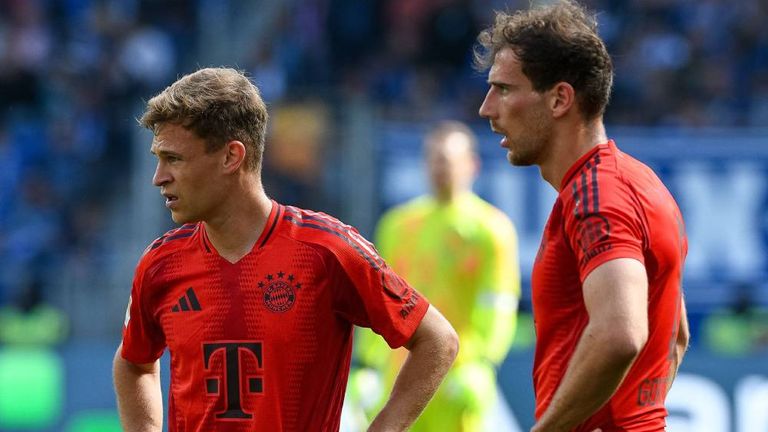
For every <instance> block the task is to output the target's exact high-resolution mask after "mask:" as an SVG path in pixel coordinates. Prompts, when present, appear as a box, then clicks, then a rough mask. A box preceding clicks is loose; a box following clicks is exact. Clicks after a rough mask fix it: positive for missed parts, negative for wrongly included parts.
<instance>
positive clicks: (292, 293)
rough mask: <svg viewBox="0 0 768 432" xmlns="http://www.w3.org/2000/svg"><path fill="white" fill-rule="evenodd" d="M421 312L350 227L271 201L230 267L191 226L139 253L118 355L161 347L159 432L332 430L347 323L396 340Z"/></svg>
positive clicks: (343, 379)
mask: <svg viewBox="0 0 768 432" xmlns="http://www.w3.org/2000/svg"><path fill="white" fill-rule="evenodd" d="M427 307H428V303H427V301H426V299H424V298H423V297H422V296H421V295H420V294H419V293H417V292H416V291H415V290H413V288H411V287H410V286H409V285H408V284H407V283H405V282H404V281H403V280H402V279H401V278H400V277H399V276H397V275H396V274H395V273H393V272H392V271H391V270H390V268H389V267H388V266H387V265H386V264H385V263H384V261H383V260H382V259H381V258H379V256H378V254H377V253H376V250H375V249H374V248H373V246H372V245H371V244H370V243H369V242H367V241H366V240H365V239H363V238H362V237H361V236H360V235H359V234H358V232H357V231H356V230H355V229H354V228H351V227H350V226H347V225H344V224H342V223H340V222H339V221H338V220H336V219H334V218H332V217H330V216H328V215H325V214H322V213H315V212H310V211H306V210H301V209H297V208H294V207H288V206H283V205H279V204H277V203H274V202H273V205H272V211H271V213H270V216H269V220H268V222H267V225H266V227H265V228H264V231H263V233H262V234H261V237H260V238H259V240H258V242H257V243H256V245H255V246H254V248H253V250H252V251H251V252H250V253H249V254H248V255H246V256H245V257H243V258H242V259H241V260H240V261H238V262H237V263H234V264H232V263H230V262H228V261H226V260H225V259H224V258H222V257H221V256H220V255H219V254H218V253H216V251H215V249H214V248H213V246H212V245H211V244H210V242H209V241H208V239H207V237H206V233H205V226H204V225H203V224H202V223H196V224H187V225H184V226H182V227H180V228H178V229H175V230H172V231H170V232H168V233H167V234H166V235H164V236H162V237H160V238H159V239H157V240H156V241H155V242H154V243H152V245H151V246H149V247H148V248H147V251H146V252H145V253H144V255H143V257H142V258H141V260H140V262H139V264H138V267H137V269H136V274H135V278H134V282H133V289H132V292H131V302H130V305H129V316H128V317H127V320H126V325H125V328H124V331H123V350H122V356H123V357H124V358H125V359H126V360H128V361H130V362H133V363H151V362H154V361H155V360H157V359H158V358H159V357H160V356H161V354H162V353H163V351H164V349H165V348H166V347H168V349H169V351H170V354H171V383H170V392H169V393H170V395H169V404H168V411H169V415H168V425H169V428H168V429H169V431H170V432H209V431H238V432H244V431H297V432H299V431H300V432H305V431H337V430H338V429H339V421H340V416H341V407H342V402H343V398H344V391H345V388H346V384H347V375H348V372H349V363H350V354H351V347H352V326H353V325H359V326H365V327H371V328H373V329H374V330H375V331H376V332H377V333H379V334H381V335H382V336H383V337H384V338H385V339H386V340H387V342H388V343H389V345H391V346H393V347H398V346H401V345H403V344H404V343H405V342H407V341H408V339H410V337H411V335H412V334H413V332H414V331H415V330H416V328H417V327H418V325H419V323H420V322H421V319H422V318H423V316H424V314H425V313H426V310H427Z"/></svg>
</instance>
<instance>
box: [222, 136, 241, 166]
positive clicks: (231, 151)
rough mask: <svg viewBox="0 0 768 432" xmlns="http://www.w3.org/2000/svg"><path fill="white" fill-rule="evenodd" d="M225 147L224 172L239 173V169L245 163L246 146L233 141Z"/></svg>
mask: <svg viewBox="0 0 768 432" xmlns="http://www.w3.org/2000/svg"><path fill="white" fill-rule="evenodd" d="M225 147H226V153H225V155H224V172H226V173H227V174H230V173H233V172H235V171H237V170H238V168H240V165H242V164H243V163H245V155H246V150H245V144H243V143H242V142H240V141H237V140H232V141H230V142H228V143H227V144H226V145H225Z"/></svg>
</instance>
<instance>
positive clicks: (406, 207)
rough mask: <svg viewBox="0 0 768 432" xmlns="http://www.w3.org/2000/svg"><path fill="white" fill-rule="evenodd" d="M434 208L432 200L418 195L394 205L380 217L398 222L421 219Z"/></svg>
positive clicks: (427, 196) (426, 196) (429, 197)
mask: <svg viewBox="0 0 768 432" xmlns="http://www.w3.org/2000/svg"><path fill="white" fill-rule="evenodd" d="M434 207H435V201H434V199H433V198H432V197H431V196H429V195H420V196H417V197H415V198H411V199H410V200H408V201H406V202H404V203H401V204H398V205H395V206H394V207H392V208H390V209H389V210H387V211H386V212H384V214H383V215H382V216H381V219H382V220H391V221H400V220H404V219H410V218H415V217H421V216H422V215H424V214H426V213H428V212H429V211H430V210H431V209H433V208H434Z"/></svg>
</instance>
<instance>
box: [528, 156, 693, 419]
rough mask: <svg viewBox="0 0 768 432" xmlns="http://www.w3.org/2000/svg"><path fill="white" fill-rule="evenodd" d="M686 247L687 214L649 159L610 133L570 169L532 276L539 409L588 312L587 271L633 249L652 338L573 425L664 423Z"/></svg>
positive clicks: (545, 402) (538, 410) (539, 410)
mask: <svg viewBox="0 0 768 432" xmlns="http://www.w3.org/2000/svg"><path fill="white" fill-rule="evenodd" d="M687 249H688V243H687V239H686V236H685V229H684V226H683V219H682V216H681V213H680V210H679V209H678V207H677V204H676V203H675V200H674V199H673V198H672V195H671V194H670V193H669V191H668V190H667V189H666V187H665V186H664V185H663V184H662V183H661V180H659V178H658V177H657V176H656V174H654V172H653V171H652V170H651V169H650V168H648V167H647V166H645V165H644V164H642V163H641V162H638V161H637V160H635V159H633V158H632V157H630V156H628V155H627V154H625V153H622V152H621V151H619V150H618V149H617V148H616V146H615V144H614V143H613V142H612V141H610V142H608V143H607V144H603V145H599V146H597V147H596V148H595V149H593V150H591V151H590V152H589V153H587V154H586V155H584V156H583V157H581V158H580V159H579V160H578V161H577V162H576V163H575V164H574V165H573V166H572V167H571V168H570V169H569V170H568V172H567V173H566V175H565V177H564V178H563V182H562V187H561V189H560V194H559V196H558V198H557V201H556V202H555V205H554V208H553V209H552V213H551V215H550V217H549V220H548V221H547V225H546V227H545V229H544V235H543V237H542V241H541V246H540V248H539V252H538V254H537V257H536V262H535V264H534V267H533V277H532V281H531V284H532V291H533V294H532V296H533V311H534V316H535V319H536V337H537V345H536V354H535V360H534V371H533V375H534V376H533V380H534V388H535V392H536V417H537V418H539V417H541V415H542V414H543V413H544V411H545V410H546V408H547V406H548V405H549V403H550V402H551V400H552V396H553V395H554V393H555V390H557V387H558V386H559V385H560V381H561V380H562V378H563V376H564V375H565V371H566V368H567V367H568V363H569V361H570V359H571V356H572V355H573V352H574V350H575V349H576V345H577V343H578V341H579V338H580V337H581V335H582V332H583V330H584V327H586V325H587V322H588V321H589V316H588V315H587V311H586V308H585V305H584V298H583V294H582V283H583V282H584V279H586V277H587V276H588V275H589V273H590V272H591V271H592V270H593V269H595V268H596V267H598V266H599V265H601V264H603V263H605V262H607V261H610V260H613V259H617V258H634V259H636V260H638V261H640V262H642V263H643V264H644V265H645V268H646V272H647V274H648V321H649V324H648V325H649V336H648V342H647V343H646V345H645V347H644V348H643V350H642V351H641V352H640V355H639V356H638V358H637V359H636V360H635V363H634V364H633V365H632V368H631V369H630V371H629V373H628V375H627V376H626V378H625V379H624V381H623V382H622V384H621V385H620V386H619V388H618V390H617V391H616V393H615V394H614V395H613V397H611V399H610V400H609V401H608V403H607V404H606V405H605V406H604V407H603V408H601V409H600V410H599V411H598V412H596V413H595V414H594V415H593V416H592V417H590V418H589V419H588V420H587V421H586V422H584V423H583V424H582V425H580V426H579V427H577V428H576V429H575V430H576V431H592V430H593V429H595V428H597V427H600V428H602V430H603V431H604V432H609V431H624V430H631V431H662V430H664V425H665V420H664V419H665V417H666V415H667V411H666V409H665V408H664V399H665V397H666V385H667V379H668V376H667V375H668V374H669V369H670V364H671V363H670V359H671V355H672V353H673V350H674V348H675V340H676V337H677V330H678V326H679V323H680V309H681V308H680V301H681V286H680V285H681V278H682V274H683V261H684V260H685V255H686V253H687Z"/></svg>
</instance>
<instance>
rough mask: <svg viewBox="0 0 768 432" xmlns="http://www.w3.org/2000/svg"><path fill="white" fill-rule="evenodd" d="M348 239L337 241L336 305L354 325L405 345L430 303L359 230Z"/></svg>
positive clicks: (394, 344)
mask: <svg viewBox="0 0 768 432" xmlns="http://www.w3.org/2000/svg"><path fill="white" fill-rule="evenodd" d="M346 235H347V239H348V241H347V242H334V243H333V245H332V252H333V257H334V260H335V261H336V263H337V264H338V270H339V276H338V277H339V282H340V283H339V287H340V289H339V290H338V294H337V296H336V308H337V310H338V312H339V313H341V314H342V315H344V316H345V317H347V319H349V320H350V322H352V323H353V324H355V325H358V326H361V327H370V328H371V329H372V330H373V331H375V332H376V333H378V334H380V335H381V336H382V337H383V338H384V339H385V340H386V341H387V343H388V344H389V346H390V347H392V348H397V347H400V346H403V345H404V344H405V343H406V342H407V341H408V340H409V339H410V338H411V336H412V335H413V333H414V332H415V331H416V328H417V327H418V326H419V324H420V323H421V319H422V318H423V317H424V314H425V313H426V312H427V308H428V307H429V303H428V302H427V300H426V299H425V298H424V297H423V296H422V295H421V294H420V293H419V292H417V291H416V290H415V289H413V287H411V286H410V285H409V284H408V283H407V282H406V281H405V280H403V278H401V277H400V276H399V275H398V274H396V273H395V272H394V271H393V270H392V268H390V267H389V266H388V265H387V263H386V262H385V261H384V260H383V259H382V258H381V257H380V256H379V254H378V252H377V251H376V249H375V248H374V247H373V245H372V244H371V243H370V242H368V241H367V240H365V239H364V238H363V237H362V236H361V235H360V234H359V233H358V232H357V231H356V230H354V229H349V230H348V231H347V233H346Z"/></svg>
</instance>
